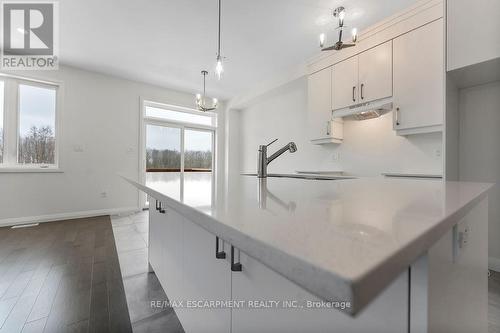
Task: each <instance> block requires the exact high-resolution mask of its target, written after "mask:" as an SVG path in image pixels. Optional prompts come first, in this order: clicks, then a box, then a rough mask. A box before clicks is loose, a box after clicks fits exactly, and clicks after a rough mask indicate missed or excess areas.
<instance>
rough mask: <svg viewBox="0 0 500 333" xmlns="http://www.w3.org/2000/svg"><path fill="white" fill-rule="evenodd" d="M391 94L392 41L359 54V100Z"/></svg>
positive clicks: (363, 100)
mask: <svg viewBox="0 0 500 333" xmlns="http://www.w3.org/2000/svg"><path fill="white" fill-rule="evenodd" d="M390 96H392V41H388V42H386V43H384V44H382V45H379V46H377V47H374V48H372V49H369V50H367V51H366V52H363V53H361V54H360V55H359V102H360V103H363V102H369V101H374V100H377V99H381V98H385V97H390Z"/></svg>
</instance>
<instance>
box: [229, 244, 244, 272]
mask: <svg viewBox="0 0 500 333" xmlns="http://www.w3.org/2000/svg"><path fill="white" fill-rule="evenodd" d="M242 270H243V266H242V265H241V263H240V262H237V263H235V262H234V246H232V245H231V271H233V272H241V271H242Z"/></svg>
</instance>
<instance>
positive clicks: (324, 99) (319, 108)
mask: <svg viewBox="0 0 500 333" xmlns="http://www.w3.org/2000/svg"><path fill="white" fill-rule="evenodd" d="M331 118H332V67H328V68H326V69H323V70H321V71H319V72H316V73H314V74H312V75H310V76H309V78H308V112H307V121H308V133H309V139H310V140H315V139H323V138H327V137H329V128H328V127H329V126H328V122H329V121H330V120H331Z"/></svg>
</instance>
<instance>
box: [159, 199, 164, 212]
mask: <svg viewBox="0 0 500 333" xmlns="http://www.w3.org/2000/svg"><path fill="white" fill-rule="evenodd" d="M161 205H162V203H161V201H160V205H159V207H158V211H159V212H160V213H161V214H165V209H163V207H162V206H161Z"/></svg>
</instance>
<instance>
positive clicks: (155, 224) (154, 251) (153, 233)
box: [148, 197, 162, 279]
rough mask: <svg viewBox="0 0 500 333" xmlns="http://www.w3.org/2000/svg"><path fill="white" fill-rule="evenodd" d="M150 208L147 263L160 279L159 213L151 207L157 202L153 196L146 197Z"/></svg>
mask: <svg viewBox="0 0 500 333" xmlns="http://www.w3.org/2000/svg"><path fill="white" fill-rule="evenodd" d="M148 201H149V203H150V206H151V209H150V210H149V249H148V256H149V264H150V265H151V266H152V267H153V270H154V271H155V272H156V275H157V276H158V278H159V279H160V276H161V275H162V273H161V272H160V268H161V267H162V265H161V251H162V250H161V242H159V241H158V235H160V227H161V225H160V224H161V220H160V218H159V213H158V211H157V210H156V209H153V205H155V204H156V203H157V202H156V200H155V199H154V198H153V197H149V199H148Z"/></svg>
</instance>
